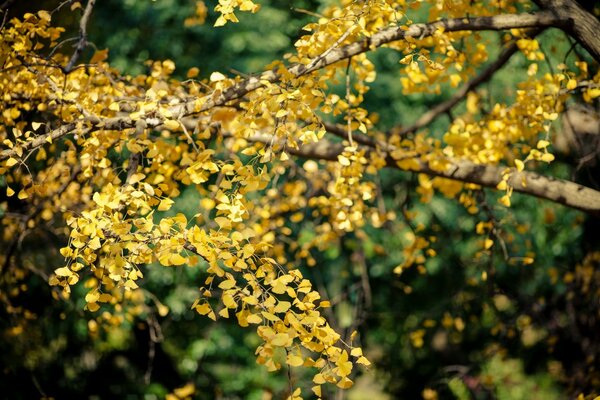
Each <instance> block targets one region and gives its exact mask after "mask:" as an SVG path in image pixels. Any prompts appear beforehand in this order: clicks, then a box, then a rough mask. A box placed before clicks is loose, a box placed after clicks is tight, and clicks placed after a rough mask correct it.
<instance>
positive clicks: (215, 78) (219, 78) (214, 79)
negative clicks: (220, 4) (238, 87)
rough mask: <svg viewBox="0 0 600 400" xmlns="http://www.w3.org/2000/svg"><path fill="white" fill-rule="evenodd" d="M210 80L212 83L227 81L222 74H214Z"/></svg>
mask: <svg viewBox="0 0 600 400" xmlns="http://www.w3.org/2000/svg"><path fill="white" fill-rule="evenodd" d="M215 26H217V25H216V24H215ZM209 79H210V81H211V82H219V81H223V80H225V79H226V78H225V75H223V74H222V73H220V72H213V73H212V74H210V78H209Z"/></svg>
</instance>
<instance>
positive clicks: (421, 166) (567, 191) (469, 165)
mask: <svg viewBox="0 0 600 400" xmlns="http://www.w3.org/2000/svg"><path fill="white" fill-rule="evenodd" d="M247 140H249V141H252V142H259V143H264V144H267V145H268V144H270V143H271V142H272V138H271V136H270V135H255V136H253V137H251V138H249V139H247ZM374 145H375V143H372V145H371V146H368V147H369V148H372V147H373V146H374ZM343 150H344V145H343V144H341V143H332V142H330V141H327V140H320V141H318V142H316V143H313V144H309V145H305V146H302V147H301V148H299V149H292V148H290V147H287V148H286V152H288V153H290V154H293V155H295V156H298V157H302V158H308V159H316V160H326V161H337V157H338V155H339V154H341V153H342V151H343ZM416 161H417V164H416V165H415V169H411V170H409V171H410V172H416V173H422V174H427V175H430V176H436V177H440V178H447V179H452V180H455V181H460V182H465V183H474V184H476V185H480V186H483V187H488V188H492V189H495V188H496V186H498V184H499V183H500V182H501V181H502V172H503V171H504V170H505V169H506V168H507V167H504V166H495V165H483V164H475V163H473V162H471V161H467V160H455V159H446V160H445V161H446V162H447V163H448V166H447V168H446V169H444V170H439V169H434V168H431V167H430V165H429V164H428V163H427V162H425V161H421V160H418V159H417V160H416ZM386 167H388V168H395V169H400V170H404V169H402V168H400V167H399V166H398V163H397V160H395V159H393V158H392V157H391V156H389V155H388V156H387V157H386ZM511 169H512V171H511V176H510V179H509V180H508V184H509V185H510V186H512V187H513V190H514V191H515V192H519V193H523V194H527V195H531V196H535V197H538V198H540V199H545V200H550V201H553V202H555V203H558V204H562V205H564V206H567V207H570V208H574V209H576V210H580V211H583V212H586V213H588V214H590V215H596V216H600V191H597V190H594V189H591V188H589V187H587V186H583V185H580V184H577V183H575V182H571V181H567V180H564V179H559V178H554V177H548V176H544V175H540V174H538V173H536V172H532V171H521V172H519V171H517V170H516V169H515V168H511Z"/></svg>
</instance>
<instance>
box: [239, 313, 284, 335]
mask: <svg viewBox="0 0 600 400" xmlns="http://www.w3.org/2000/svg"><path fill="white" fill-rule="evenodd" d="M246 321H248V323H249V324H260V323H261V322H262V318H261V317H260V316H259V315H258V314H250V315H248V318H246ZM286 337H287V335H286Z"/></svg>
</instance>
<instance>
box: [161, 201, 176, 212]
mask: <svg viewBox="0 0 600 400" xmlns="http://www.w3.org/2000/svg"><path fill="white" fill-rule="evenodd" d="M173 203H175V202H174V201H173V200H171V199H169V198H164V199H162V200H161V201H160V204H159V205H158V211H167V210H168V209H170V208H171V206H172V205H173Z"/></svg>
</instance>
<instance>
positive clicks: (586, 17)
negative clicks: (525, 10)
mask: <svg viewBox="0 0 600 400" xmlns="http://www.w3.org/2000/svg"><path fill="white" fill-rule="evenodd" d="M534 1H535V3H536V4H537V5H538V6H540V7H541V8H544V9H545V11H546V12H551V13H552V14H554V16H555V17H556V18H558V19H559V20H561V21H563V23H562V24H561V29H562V30H563V31H565V32H566V33H568V34H569V35H571V36H572V37H573V38H574V39H575V40H577V42H579V44H581V45H582V46H583V47H584V48H585V49H586V50H587V51H588V52H589V53H590V54H591V55H592V57H594V59H595V60H596V61H598V62H600V40H598V33H600V21H599V20H598V19H597V18H596V17H595V16H594V15H592V14H590V13H589V12H587V11H586V10H585V9H584V8H583V7H581V6H580V5H579V4H578V3H577V1H575V0H534Z"/></svg>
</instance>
